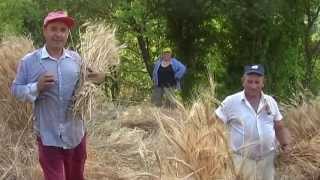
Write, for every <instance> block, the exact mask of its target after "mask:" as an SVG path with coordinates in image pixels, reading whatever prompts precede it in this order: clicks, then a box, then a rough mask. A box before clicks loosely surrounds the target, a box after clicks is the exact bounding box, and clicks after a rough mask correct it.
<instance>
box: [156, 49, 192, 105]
mask: <svg viewBox="0 0 320 180" xmlns="http://www.w3.org/2000/svg"><path fill="white" fill-rule="evenodd" d="M185 72H186V67H185V65H183V64H182V63H181V62H180V61H179V60H177V59H176V58H173V57H172V50H171V48H169V47H167V48H164V49H163V50H162V57H160V58H159V59H158V60H157V61H156V62H155V64H154V68H153V73H152V78H153V82H154V88H153V92H152V97H151V102H152V103H153V104H155V105H156V106H161V105H162V104H163V103H162V99H163V96H164V95H165V94H166V92H170V91H171V89H180V80H181V79H182V77H183V76H184V74H185Z"/></svg>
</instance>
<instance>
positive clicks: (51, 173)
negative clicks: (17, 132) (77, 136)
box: [37, 137, 87, 180]
mask: <svg viewBox="0 0 320 180" xmlns="http://www.w3.org/2000/svg"><path fill="white" fill-rule="evenodd" d="M37 141H38V150H39V162H40V165H41V168H42V171H43V174H44V178H45V180H84V164H85V160H86V158H87V153H86V137H83V139H82V140H81V143H80V144H79V145H78V146H77V147H75V148H73V149H63V148H60V147H54V146H44V145H43V144H42V141H41V139H40V138H39V137H38V138H37Z"/></svg>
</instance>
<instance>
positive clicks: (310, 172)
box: [278, 100, 320, 180]
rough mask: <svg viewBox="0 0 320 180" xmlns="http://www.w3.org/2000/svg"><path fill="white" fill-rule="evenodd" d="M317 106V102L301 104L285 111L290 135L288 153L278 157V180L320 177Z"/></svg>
mask: <svg viewBox="0 0 320 180" xmlns="http://www.w3.org/2000/svg"><path fill="white" fill-rule="evenodd" d="M319 111H320V104H319V102H318V101H317V100H315V101H311V102H309V103H308V104H306V103H301V104H300V105H299V106H297V107H293V108H292V107H291V108H289V109H287V111H286V116H285V120H286V124H287V126H288V128H289V130H290V132H291V134H292V137H293V138H292V140H293V143H292V150H291V151H290V152H289V154H288V155H287V156H282V155H280V158H279V161H278V165H279V167H278V169H279V174H280V177H281V178H282V179H285V178H287V177H290V178H292V179H296V180H300V179H301V180H304V179H318V178H319V177H320V174H319V172H320V165H319V161H320V134H319V128H320V116H319Z"/></svg>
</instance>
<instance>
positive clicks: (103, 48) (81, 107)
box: [73, 23, 121, 117]
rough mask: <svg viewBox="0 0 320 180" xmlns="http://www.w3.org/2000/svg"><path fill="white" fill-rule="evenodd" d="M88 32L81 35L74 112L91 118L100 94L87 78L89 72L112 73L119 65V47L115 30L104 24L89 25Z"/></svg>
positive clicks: (87, 26) (87, 25)
mask: <svg viewBox="0 0 320 180" xmlns="http://www.w3.org/2000/svg"><path fill="white" fill-rule="evenodd" d="M84 26H85V27H86V30H85V32H84V33H83V34H80V47H79V49H80V52H81V56H82V66H81V72H80V82H79V87H78V88H77V90H76V93H75V102H74V107H73V111H74V112H75V114H77V115H80V116H82V117H85V116H87V115H89V117H91V109H92V108H93V107H92V106H94V97H95V95H97V94H99V88H97V87H96V86H95V85H94V83H93V82H91V81H89V79H88V78H87V73H88V72H89V71H93V72H99V73H110V72H111V71H112V70H114V69H115V67H116V66H117V65H118V64H119V50H120V48H121V46H119V43H118V41H117V40H116V37H115V29H112V28H110V27H108V26H106V25H105V24H103V23H87V24H85V25H84Z"/></svg>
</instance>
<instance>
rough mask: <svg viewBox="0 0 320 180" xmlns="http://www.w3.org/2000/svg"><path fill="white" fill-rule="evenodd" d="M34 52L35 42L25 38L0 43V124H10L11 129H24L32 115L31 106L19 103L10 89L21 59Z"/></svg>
mask: <svg viewBox="0 0 320 180" xmlns="http://www.w3.org/2000/svg"><path fill="white" fill-rule="evenodd" d="M32 50H34V47H33V42H32V41H31V40H30V39H28V38H24V37H13V36H12V37H7V38H5V39H3V41H2V42H1V43H0V114H1V116H0V122H2V121H6V122H8V124H9V127H10V128H18V129H21V128H23V127H24V125H25V124H26V122H27V120H28V118H29V117H30V115H31V105H30V104H27V103H21V102H18V101H17V100H16V99H15V98H14V97H13V96H12V95H11V93H10V88H11V83H12V81H13V80H14V78H15V76H16V70H17V67H18V63H19V61H20V59H21V58H22V57H23V56H24V55H26V54H27V53H28V52H31V51H32ZM17 110H19V111H17Z"/></svg>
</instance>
